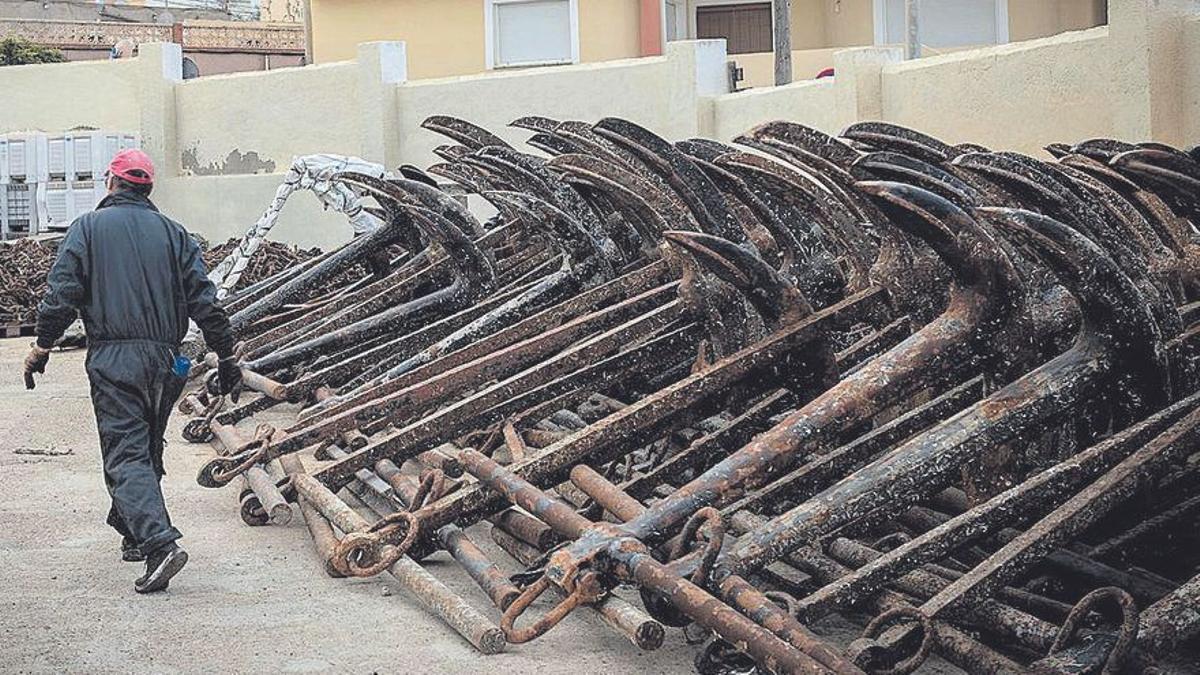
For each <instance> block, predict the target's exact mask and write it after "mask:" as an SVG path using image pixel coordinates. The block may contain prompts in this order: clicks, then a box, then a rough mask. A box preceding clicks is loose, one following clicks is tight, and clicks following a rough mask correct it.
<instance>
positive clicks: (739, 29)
mask: <svg viewBox="0 0 1200 675" xmlns="http://www.w3.org/2000/svg"><path fill="white" fill-rule="evenodd" d="M696 37H698V38H701V39H704V38H725V48H726V51H728V53H730V54H748V53H751V52H769V51H772V50H773V49H774V48H775V47H774V41H773V37H772V34H771V3H769V2H755V3H743V4H736V5H702V6H700V7H697V8H696Z"/></svg>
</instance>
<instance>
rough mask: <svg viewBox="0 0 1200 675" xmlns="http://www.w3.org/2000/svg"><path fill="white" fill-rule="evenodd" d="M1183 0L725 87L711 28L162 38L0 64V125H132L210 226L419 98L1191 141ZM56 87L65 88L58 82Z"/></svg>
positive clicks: (835, 126)
mask: <svg viewBox="0 0 1200 675" xmlns="http://www.w3.org/2000/svg"><path fill="white" fill-rule="evenodd" d="M1198 45H1200V2H1197V1H1196V0H1113V2H1112V4H1111V7H1110V26H1107V27H1101V28H1095V29H1091V30H1087V31H1081V32H1077V33H1066V34H1063V35H1059V36H1054V37H1051V38H1045V39H1041V40H1035V41H1030V42H1025V43H1015V44H1010V45H1001V46H997V47H990V48H986V49H978V50H968V51H963V52H958V53H954V54H948V55H943V56H937V57H930V58H925V59H920V60H917V61H910V62H904V61H902V60H901V56H900V54H899V52H898V50H897V49H895V48H888V47H866V48H858V49H848V50H842V51H838V52H836V53H835V54H834V55H833V60H834V67H835V68H836V77H834V78H830V79H824V80H819V81H808V82H797V83H794V84H791V85H787V86H783V87H764V88H761V89H755V90H751V91H747V92H740V93H736V94H731V93H728V89H727V87H728V73H727V70H726V62H727V56H726V54H725V47H724V43H723V41H712V40H708V41H695V42H674V43H670V44H669V45H668V48H667V52H666V54H665V55H663V56H661V57H651V58H644V59H632V60H627V61H614V62H606V63H598V64H584V65H575V66H563V67H555V68H538V69H529V70H518V71H503V72H498V73H489V74H483V75H476V76H467V77H456V78H447V79H438V80H421V81H407V77H406V71H407V61H406V55H405V47H404V44H403V43H367V44H363V45H360V46H359V51H358V56H357V58H356V59H355V60H354V61H347V62H341V63H335V64H326V65H321V66H308V67H305V68H298V69H286V70H276V71H269V72H258V73H245V74H237V75H227V76H216V77H209V78H200V79H197V80H190V81H187V82H183V81H182V79H181V78H180V54H179V50H178V47H177V46H175V45H169V44H168V45H143V46H142V48H141V53H140V56H139V57H138V58H136V59H131V60H122V61H98V62H82V63H68V64H47V65H35V66H17V67H6V68H0V91H4V92H5V93H6V95H5V100H4V102H3V103H2V104H0V133H5V132H11V131H26V130H37V131H46V132H51V133H56V132H62V131H66V130H69V129H72V128H75V127H80V126H85V127H95V128H116V129H123V130H128V131H130V132H134V133H138V134H140V136H141V138H142V139H143V146H144V147H145V148H146V150H147V151H148V152H149V153H150V154H151V156H152V157H154V159H155V161H156V162H157V163H158V166H159V174H160V176H161V178H160V180H159V185H158V186H157V188H156V194H155V199H156V201H157V202H158V203H159V205H160V206H161V207H162V208H163V210H164V211H166V212H168V213H170V214H171V215H173V216H175V217H177V218H178V219H180V220H181V221H183V222H184V223H185V224H187V225H188V226H189V227H191V228H192V229H194V230H196V231H197V232H199V233H201V234H203V235H204V236H207V237H209V238H212V239H221V238H225V237H229V236H235V235H237V234H240V233H241V232H243V231H244V230H245V228H246V227H248V226H249V225H250V224H251V223H253V222H254V221H255V220H256V219H257V217H258V216H259V215H260V214H261V212H262V210H263V209H264V208H266V206H267V204H268V203H269V202H270V199H271V197H272V196H273V194H274V191H275V189H276V188H277V187H278V185H279V183H280V180H281V178H282V175H283V172H284V171H286V169H287V167H288V165H289V164H290V161H291V158H292V157H293V156H294V155H300V154H308V153H315V152H330V153H338V154H347V155H357V156H360V157H362V158H364V159H367V160H370V161H376V162H382V163H384V164H386V165H387V166H392V167H394V166H396V165H398V164H400V163H411V164H416V165H426V164H428V163H430V162H432V161H434V157H433V155H432V153H431V151H432V149H433V148H434V147H435V146H436V145H438V144H441V143H445V142H448V141H447V140H446V139H443V138H442V137H440V136H437V135H436V134H433V133H431V132H428V131H425V130H423V129H421V128H420V126H419V125H420V122H421V121H422V120H423V119H425V118H426V117H428V116H429V115H432V114H451V115H456V116H460V117H463V118H466V119H469V120H471V121H473V122H475V123H477V124H480V125H482V126H484V127H486V128H488V129H490V130H491V131H493V132H496V133H498V134H500V135H501V136H502V137H504V138H506V139H508V140H510V141H512V142H514V143H519V142H520V141H521V140H523V139H524V138H525V137H526V135H527V134H526V133H525V132H523V131H521V130H517V129H512V128H508V127H507V126H506V125H507V124H508V123H509V122H511V121H512V120H513V119H515V118H517V117H520V116H522V115H545V116H549V117H554V118H558V119H579V120H586V121H595V120H596V119H599V118H601V117H605V116H620V117H626V118H628V119H631V120H633V121H635V122H637V123H639V124H643V125H645V126H647V127H649V128H650V129H652V130H654V131H656V132H658V133H660V134H662V135H664V136H666V137H669V138H684V137H688V136H696V135H700V136H709V137H713V138H718V139H721V140H731V139H732V138H734V137H735V136H737V135H738V134H740V133H742V132H744V131H746V130H747V129H749V128H751V127H752V126H754V125H756V124H760V123H763V122H767V121H771V120H776V119H790V120H795V121H798V122H802V123H806V124H810V125H812V126H814V127H817V128H819V129H822V130H825V131H828V132H838V131H840V130H841V129H843V128H844V127H845V126H846V125H848V124H850V123H852V122H855V121H858V120H865V119H883V120H887V121H892V122H897V123H900V124H905V125H909V126H912V127H915V128H917V129H920V130H922V131H925V132H928V133H932V134H934V135H936V136H940V137H942V138H944V139H945V140H947V141H950V142H959V141H971V142H975V143H982V144H985V145H989V146H992V147H995V148H997V149H1011V150H1017V151H1021V152H1027V153H1033V154H1037V153H1039V152H1040V148H1041V147H1042V146H1044V145H1045V144H1047V143H1050V142H1074V141H1080V140H1083V139H1086V138H1090V137H1095V136H1113V137H1117V138H1123V139H1126V140H1131V141H1140V140H1149V139H1154V140H1163V141H1166V142H1171V143H1175V144H1180V145H1190V144H1195V143H1197V142H1200V121H1198V120H1200V94H1197V92H1198V91H1200V46H1198ZM64 92H67V93H66V94H65V93H64ZM306 197H307V196H306V195H299V196H297V197H296V198H294V199H293V200H292V203H290V204H289V206H288V207H287V209H286V210H285V211H284V213H283V216H282V218H281V220H280V226H279V229H278V230H277V232H278V236H279V237H280V238H282V239H287V240H290V241H294V242H296V243H300V244H303V245H320V246H331V245H333V244H336V243H338V242H340V241H344V240H346V239H347V238H348V237H349V236H350V229H349V227H348V226H347V225H346V223H345V222H344V221H343V220H342V218H341V217H340V216H336V215H334V214H326V213H322V212H321V211H320V209H319V207H318V205H317V202H316V200H315V199H308V198H306Z"/></svg>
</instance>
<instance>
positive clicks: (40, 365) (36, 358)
mask: <svg viewBox="0 0 1200 675" xmlns="http://www.w3.org/2000/svg"><path fill="white" fill-rule="evenodd" d="M49 362H50V350H49V349H42V348H41V347H39V346H37V344H32V345H30V346H29V355H28V356H26V357H25V388H26V389H33V388H34V387H35V386H37V384H36V383H35V382H34V381H33V374H34V373H45V372H46V364H47V363H49Z"/></svg>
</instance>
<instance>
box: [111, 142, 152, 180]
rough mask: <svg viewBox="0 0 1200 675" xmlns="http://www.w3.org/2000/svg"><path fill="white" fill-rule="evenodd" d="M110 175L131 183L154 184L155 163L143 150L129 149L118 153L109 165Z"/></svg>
mask: <svg viewBox="0 0 1200 675" xmlns="http://www.w3.org/2000/svg"><path fill="white" fill-rule="evenodd" d="M108 173H109V174H111V175H113V176H117V177H118V178H124V179H125V180H127V181H129V182H130V183H139V184H141V185H149V184H151V183H153V182H154V162H152V161H150V156H149V155H147V154H146V153H144V152H142V151H141V150H138V149H137V148H127V149H125V150H122V151H120V152H118V153H117V154H116V156H114V157H113V158H112V161H111V162H109V163H108Z"/></svg>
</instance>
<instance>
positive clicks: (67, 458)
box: [0, 339, 946, 675]
mask: <svg viewBox="0 0 1200 675" xmlns="http://www.w3.org/2000/svg"><path fill="white" fill-rule="evenodd" d="M27 349H28V339H13V340H0V405H2V406H3V414H2V415H0V438H2V439H4V443H3V445H2V446H0V485H2V489H3V497H0V570H3V573H2V574H0V645H3V648H2V649H0V654H3V661H0V671H4V672H56V673H57V672H86V673H108V672H154V673H177V672H180V673H182V672H212V671H215V670H218V669H220V670H222V671H225V672H291V673H295V672H344V673H375V672H383V673H394V672H419V673H452V672H484V671H486V670H488V669H490V670H493V671H495V672H524V673H532V672H537V673H546V674H549V673H564V674H567V673H569V674H571V675H581V674H584V673H608V674H611V673H629V672H638V673H681V672H691V671H692V667H691V662H692V655H693V654H694V652H695V647H692V646H689V645H686V644H685V643H684V641H683V636H682V633H681V632H680V631H678V630H674V629H669V630H668V633H667V640H666V644H664V646H663V647H662V648H661V649H659V650H657V651H655V652H650V653H642V652H639V650H638V649H636V648H635V647H633V646H632V645H631V644H629V643H628V642H626V641H625V640H624V639H623V638H621V637H619V636H617V635H616V634H614V633H612V632H611V631H610V630H608V629H607V628H606V627H604V626H603V625H602V624H600V623H599V622H598V621H597V620H596V619H595V618H594V617H593V616H589V615H588V612H586V611H577V612H575V613H574V614H572V615H571V616H570V617H568V618H567V620H566V621H565V622H564V623H563V624H561V625H560V626H558V627H557V628H556V629H554V630H552V631H551V632H550V633H549V634H547V635H546V636H544V637H543V638H541V639H539V640H537V641H535V642H532V643H530V644H526V645H510V646H509V647H508V649H507V651H506V652H505V653H503V654H500V655H497V656H490V657H484V656H480V655H479V654H478V653H477V652H475V651H474V650H473V649H472V648H471V646H470V645H469V644H467V643H466V642H465V641H464V640H462V639H461V638H460V637H459V636H458V635H457V634H456V633H454V632H453V631H452V630H450V629H449V628H448V627H446V626H445V625H444V624H443V623H441V622H440V621H439V620H438V619H437V618H436V617H435V616H433V615H431V614H430V613H429V612H427V611H426V610H424V609H423V608H422V607H421V606H420V605H418V604H417V603H416V601H415V600H413V599H411V598H409V597H407V596H406V595H405V593H404V591H403V590H401V589H400V588H399V587H398V586H397V585H396V583H395V582H394V581H392V580H391V579H390V577H388V578H383V577H380V578H374V579H354V580H347V579H330V578H328V577H326V576H325V575H324V574H323V573H322V572H321V570H320V567H319V566H318V563H317V560H316V558H315V556H314V555H313V552H312V543H311V540H310V539H309V536H308V532H307V530H306V529H305V527H304V525H303V523H302V520H301V518H300V517H299V514H297V515H296V517H295V518H294V519H293V521H292V523H291V524H290V525H288V526H286V527H273V526H272V527H259V528H250V527H247V526H245V525H244V524H242V522H241V520H240V519H239V517H238V515H237V510H236V505H235V496H234V494H233V491H232V489H223V490H212V489H205V488H202V487H200V486H198V485H197V484H196V481H195V476H196V472H197V470H198V468H199V467H200V466H201V464H202V463H203V462H204V461H206V460H207V459H208V458H209V457H211V455H212V451H211V450H210V449H209V447H208V446H207V445H190V444H187V443H186V442H184V441H183V440H181V437H180V435H179V431H180V427H181V422H182V416H180V415H178V414H177V415H176V416H175V417H174V418H173V420H172V425H171V428H170V430H169V432H168V435H167V440H168V446H167V451H166V459H165V461H166V468H167V476H166V478H165V480H164V490H165V492H166V496H167V503H168V506H169V508H170V510H171V514H172V517H173V519H174V522H175V524H176V526H177V527H179V529H180V530H181V531H182V532H183V533H184V539H183V540H182V541H181V542H180V543H181V544H183V545H184V546H185V547H186V548H187V550H188V552H189V554H190V556H191V558H190V562H189V563H188V566H187V568H186V569H185V570H184V571H183V572H182V573H181V574H180V575H179V576H178V577H176V579H175V580H174V581H173V582H172V583H171V587H170V589H169V590H168V591H167V592H165V593H161V594H157V595H153V596H139V595H137V594H135V593H134V592H133V579H134V578H135V577H137V576H138V575H140V574H141V571H142V570H141V565H137V564H133V563H122V562H121V561H120V558H119V552H118V544H119V540H118V537H117V535H116V534H115V533H114V532H113V531H111V530H110V529H109V528H108V527H107V526H106V525H105V524H104V516H105V513H106V511H107V509H108V495H107V493H106V492H105V489H104V483H103V479H102V474H101V469H100V453H99V445H98V442H97V438H96V432H95V427H94V424H93V418H92V409H91V403H90V401H89V398H88V387H87V380H86V376H85V374H84V371H83V358H84V352H82V351H73V352H65V353H55V354H54V355H53V356H52V357H51V360H50V365H49V367H48V369H47V370H48V372H47V374H46V375H45V376H43V377H41V378H40V380H39V384H38V387H37V389H36V390H34V391H32V392H27V391H25V390H24V388H23V385H22V384H21V360H22V359H23V357H24V355H25V353H26V351H27ZM476 539H477V540H478V539H480V537H476ZM481 543H482V542H481ZM442 555H444V554H439V556H438V557H436V558H435V559H434V562H433V563H432V569H434V571H435V573H436V574H437V575H438V577H439V578H441V579H442V580H443V581H444V582H446V583H447V584H448V585H450V586H451V587H452V588H454V589H456V590H457V591H458V592H460V593H461V594H463V596H464V597H467V598H469V599H471V601H472V602H473V603H474V604H475V606H476V607H477V608H479V609H481V610H483V611H484V612H485V614H487V615H488V616H490V617H492V618H494V619H495V620H497V621H498V620H499V616H498V614H497V612H496V611H494V610H492V609H489V607H490V605H489V604H488V602H487V599H486V598H485V597H484V596H483V595H482V594H481V593H480V592H479V591H478V590H477V589H476V588H475V587H474V586H473V585H472V584H471V582H470V581H469V580H468V579H467V578H466V577H465V575H464V574H462V572H461V571H460V570H459V569H457V568H456V567H455V566H454V565H453V563H449V562H446V561H445V559H443V558H442V557H441V556H442ZM497 559H498V560H504V561H505V562H506V563H511V560H510V559H508V558H506V557H504V558H500V557H498V558H497ZM509 567H510V569H511V570H512V571H516V570H517V568H516V566H515V565H510V566H509ZM544 609H545V608H544V607H543V608H541V609H540V610H539V608H538V607H534V610H535V611H539V613H540V611H544ZM815 628H816V630H817V631H818V632H826V631H837V633H838V638H839V641H843V642H844V638H845V637H847V635H848V634H847V632H846V631H845V627H844V626H842V627H840V628H839V627H836V626H830V627H823V626H816V627H815ZM850 637H853V636H852V635H850ZM927 672H946V671H943V670H941V669H940V668H936V667H935V668H934V669H931V670H929V671H927Z"/></svg>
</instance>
